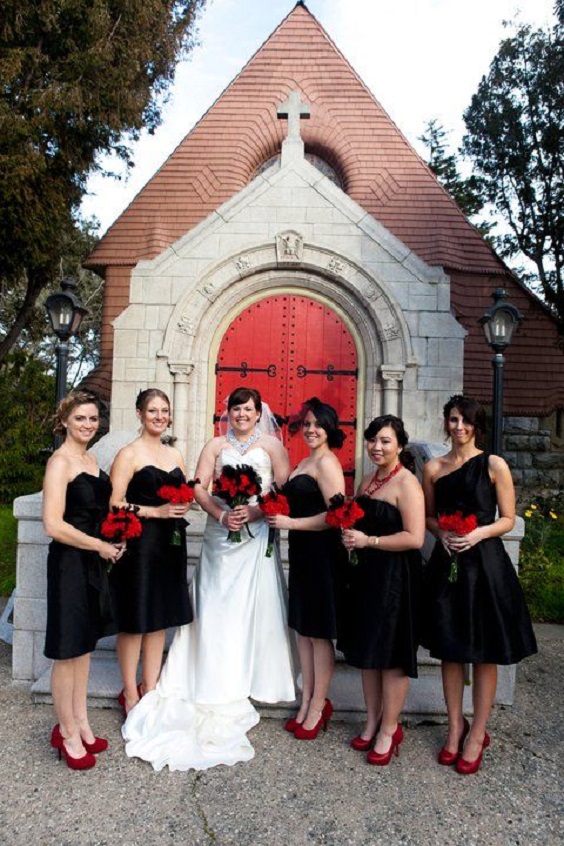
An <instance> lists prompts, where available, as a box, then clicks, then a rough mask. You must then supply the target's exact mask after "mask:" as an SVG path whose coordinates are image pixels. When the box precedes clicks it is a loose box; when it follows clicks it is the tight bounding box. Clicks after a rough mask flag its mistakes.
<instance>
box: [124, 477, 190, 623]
mask: <svg viewBox="0 0 564 846" xmlns="http://www.w3.org/2000/svg"><path fill="white" fill-rule="evenodd" d="M182 481H184V476H183V474H182V471H181V470H180V468H178V467H176V468H175V469H174V470H172V471H171V472H167V471H166V470H161V469H160V468H158V467H153V466H152V465H148V466H147V467H142V468H141V470H138V471H137V472H135V473H134V474H133V476H132V477H131V480H130V482H129V485H128V487H127V492H126V499H127V501H128V502H133V503H135V504H136V505H148V506H159V505H164V502H165V500H163V499H161V498H160V497H159V496H158V495H157V491H158V489H159V488H160V487H161V486H162V485H178V484H179V483H180V482H182ZM141 522H142V524H143V532H142V534H141V536H140V537H138V538H135V539H134V540H129V541H128V542H127V550H126V552H125V554H124V555H123V557H122V558H121V559H120V560H119V561H118V562H117V564H115V565H114V566H113V567H112V570H111V573H110V586H111V589H112V596H113V599H114V607H115V611H116V617H117V624H118V629H119V631H120V632H127V633H129V634H146V633H147V632H155V631H160V630H162V629H166V628H169V627H170V626H183V625H184V624H185V623H191V622H192V619H193V615H192V606H191V603H190V597H189V595H188V581H187V564H188V560H187V554H186V523H185V521H184V520H160V519H149V520H142V521H141ZM175 525H176V526H177V527H178V528H179V529H180V545H179V546H174V545H173V544H172V537H173V532H174V529H175Z"/></svg>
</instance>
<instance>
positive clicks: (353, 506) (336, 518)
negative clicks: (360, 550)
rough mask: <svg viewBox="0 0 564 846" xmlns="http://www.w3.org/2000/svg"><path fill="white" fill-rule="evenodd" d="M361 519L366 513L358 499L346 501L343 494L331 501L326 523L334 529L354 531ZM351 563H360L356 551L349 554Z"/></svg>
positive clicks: (337, 495) (332, 498)
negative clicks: (355, 525)
mask: <svg viewBox="0 0 564 846" xmlns="http://www.w3.org/2000/svg"><path fill="white" fill-rule="evenodd" d="M361 517H364V511H363V510H362V508H361V507H360V505H359V504H358V502H357V501H356V499H354V498H353V499H345V497H344V496H343V494H335V496H332V497H331V499H330V500H329V508H328V509H327V516H326V517H325V522H326V523H328V524H329V525H330V526H332V527H333V528H334V529H352V528H353V526H354V524H355V523H356V521H357V520H360V518H361ZM349 561H350V563H351V564H357V563H358V556H357V554H356V551H355V550H354V549H353V551H352V552H351V553H349Z"/></svg>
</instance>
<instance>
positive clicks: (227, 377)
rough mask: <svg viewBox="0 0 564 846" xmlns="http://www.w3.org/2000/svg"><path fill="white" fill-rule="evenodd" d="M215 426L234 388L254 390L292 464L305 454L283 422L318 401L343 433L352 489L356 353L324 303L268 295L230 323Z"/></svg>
mask: <svg viewBox="0 0 564 846" xmlns="http://www.w3.org/2000/svg"><path fill="white" fill-rule="evenodd" d="M215 374H216V392H215V421H216V422H217V420H218V419H219V417H220V416H221V414H222V412H223V411H224V408H225V407H224V401H225V398H226V397H227V395H228V394H229V393H230V391H232V390H233V389H234V388H235V387H237V386H238V385H249V387H254V388H257V389H258V390H259V391H260V392H261V395H262V396H263V397H264V399H265V400H266V401H267V402H268V403H269V405H270V407H271V408H272V411H273V412H274V413H275V414H276V415H277V417H278V418H279V420H280V422H281V424H282V435H283V440H284V443H285V445H286V448H287V449H288V451H289V453H290V461H291V463H292V466H295V465H296V464H297V463H298V462H299V460H300V459H301V458H302V457H303V456H304V455H305V454H306V452H307V449H306V447H305V444H304V443H303V439H302V438H301V435H299V434H298V435H295V436H291V435H290V434H289V432H288V426H287V422H288V417H289V416H290V415H292V414H294V413H295V412H297V411H299V409H300V407H301V405H302V403H303V402H304V400H306V399H308V397H311V396H317V397H319V399H321V400H323V401H324V402H328V403H330V404H331V405H332V406H334V408H336V409H337V412H338V414H339V420H340V425H341V426H342V428H343V429H344V431H345V432H346V433H347V438H346V440H345V444H344V446H343V448H342V449H341V450H340V451H339V459H340V461H341V463H342V465H343V468H344V470H345V474H346V479H347V493H349V494H350V493H352V492H353V489H354V470H355V439H356V438H355V430H356V404H357V379H358V352H357V348H356V344H355V341H354V338H353V336H352V335H351V333H350V331H349V329H348V328H347V326H346V325H345V323H344V321H343V320H342V318H341V317H340V316H339V315H338V314H337V313H336V312H335V311H333V310H332V309H331V308H330V307H329V306H328V305H327V304H326V303H325V302H322V301H320V300H317V299H313V298H311V297H307V296H303V295H301V294H297V293H287V294H286V293H284V294H276V295H273V296H267V297H265V298H264V299H261V300H258V301H257V302H254V303H253V304H252V305H250V306H248V307H247V308H245V309H244V310H243V311H241V312H240V313H239V314H238V315H237V316H236V317H235V318H234V319H233V320H232V321H231V323H230V324H229V326H228V328H227V330H226V332H225V334H224V335H223V338H222V340H221V343H220V345H219V350H218V354H217V360H216V364H215Z"/></svg>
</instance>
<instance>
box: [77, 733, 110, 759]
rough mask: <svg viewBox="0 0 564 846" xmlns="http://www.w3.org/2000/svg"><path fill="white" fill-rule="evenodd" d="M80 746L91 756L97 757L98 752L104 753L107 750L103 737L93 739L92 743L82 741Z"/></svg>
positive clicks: (106, 742) (106, 743)
mask: <svg viewBox="0 0 564 846" xmlns="http://www.w3.org/2000/svg"><path fill="white" fill-rule="evenodd" d="M82 745H83V746H84V748H85V749H86V751H87V752H90V754H91V755H97V754H98V753H99V752H105V751H106V749H107V748H108V741H107V740H106V738H105V737H95V738H94V741H93V742H92V743H87V742H86V741H85V740H83V741H82Z"/></svg>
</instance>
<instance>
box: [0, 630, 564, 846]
mask: <svg viewBox="0 0 564 846" xmlns="http://www.w3.org/2000/svg"><path fill="white" fill-rule="evenodd" d="M537 634H538V637H539V647H540V651H539V654H538V655H537V656H535V657H534V658H530V659H528V660H527V661H525V662H523V664H521V665H520V667H519V671H518V677H517V696H516V701H515V704H514V706H513V707H511V708H507V707H505V708H498V709H497V710H496V712H495V714H494V716H493V718H492V721H491V733H492V746H491V749H490V750H488V751H487V753H486V755H485V764H484V766H483V769H482V770H481V771H480V772H479V773H478V774H477V775H476V776H468V777H462V776H459V775H457V774H456V773H455V772H454V771H453V770H452V769H450V768H446V767H439V766H438V765H437V764H436V763H435V759H436V753H437V750H438V749H439V747H440V746H441V743H442V741H443V737H444V728H443V727H442V726H439V725H433V724H422V725H418V726H413V727H411V728H409V727H408V729H407V730H406V739H405V742H404V744H403V746H402V750H401V756H400V757H399V758H398V759H394V760H393V761H392V763H391V765H390V766H388V767H385V768H378V767H370V766H368V765H367V764H366V763H365V761H364V759H363V756H362V755H360V754H359V753H356V752H354V751H353V750H352V749H350V748H349V747H348V741H349V739H350V736H351V733H352V731H351V729H352V730H353V731H354V727H351V725H350V724H345V723H332V724H331V725H330V727H329V731H328V732H327V734H325V735H320V737H319V738H318V739H317V740H316V741H314V742H310V743H304V742H302V743H300V742H298V741H296V740H295V739H294V738H293V737H291V736H290V735H288V734H287V733H286V732H284V731H283V730H282V728H281V725H280V723H279V721H277V720H276V721H275V720H266V719H265V720H262V721H261V723H260V725H259V726H257V728H256V729H254V730H253V731H252V733H251V738H252V741H253V744H254V746H255V749H256V757H255V758H254V760H253V761H251V762H250V763H248V764H240V765H238V766H235V767H233V768H227V767H218V768H215V769H212V770H208V771H207V772H205V773H193V772H190V773H170V772H169V771H168V770H163V771H162V772H161V773H155V772H153V770H152V769H151V768H150V767H149V766H148V765H147V764H145V763H143V762H142V761H137V760H129V759H127V758H126V756H125V755H124V753H123V747H122V743H121V737H120V716H119V713H118V711H117V710H97V711H94V712H93V713H92V722H93V725H94V727H95V729H96V731H97V733H98V734H102V735H105V736H106V737H108V738H109V740H110V749H109V751H108V752H107V753H105V754H103V755H101V756H100V757H99V763H98V764H97V766H96V767H95V768H94V769H93V770H91V771H89V772H85V773H73V772H71V771H70V770H68V769H67V767H66V766H65V765H64V763H59V762H58V761H57V760H56V754H55V753H54V752H53V751H52V750H51V749H50V748H49V744H48V738H49V733H50V730H51V727H52V725H53V716H52V711H51V707H50V706H48V705H33V704H32V703H31V699H30V694H29V691H28V690H27V689H26V688H23V687H16V686H14V685H13V684H12V682H11V678H10V658H11V650H10V647H9V646H7V645H6V644H4V643H0V714H1V717H0V765H1V769H0V786H1V795H2V802H1V805H0V844H1V846H118V844H131V845H132V846H161V844H163V846H164V844H186V846H210V844H218V846H349V844H350V846H380V844H382V846H384V844H385V846H396V844H397V846H400V845H401V846H427V845H428V844H429V846H431V844H433V846H435V844H443V843H444V844H449V846H482V845H483V846H518V845H519V846H523V844H526V846H537V844H538V845H539V846H540V844H542V846H557V844H564V831H563V819H564V813H563V812H564V784H563V780H562V772H563V760H564V744H563V739H564V695H563V694H564V689H563V688H564V685H563V675H564V674H563V669H562V668H563V661H562V650H563V648H564V627H561V626H538V627H537Z"/></svg>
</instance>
